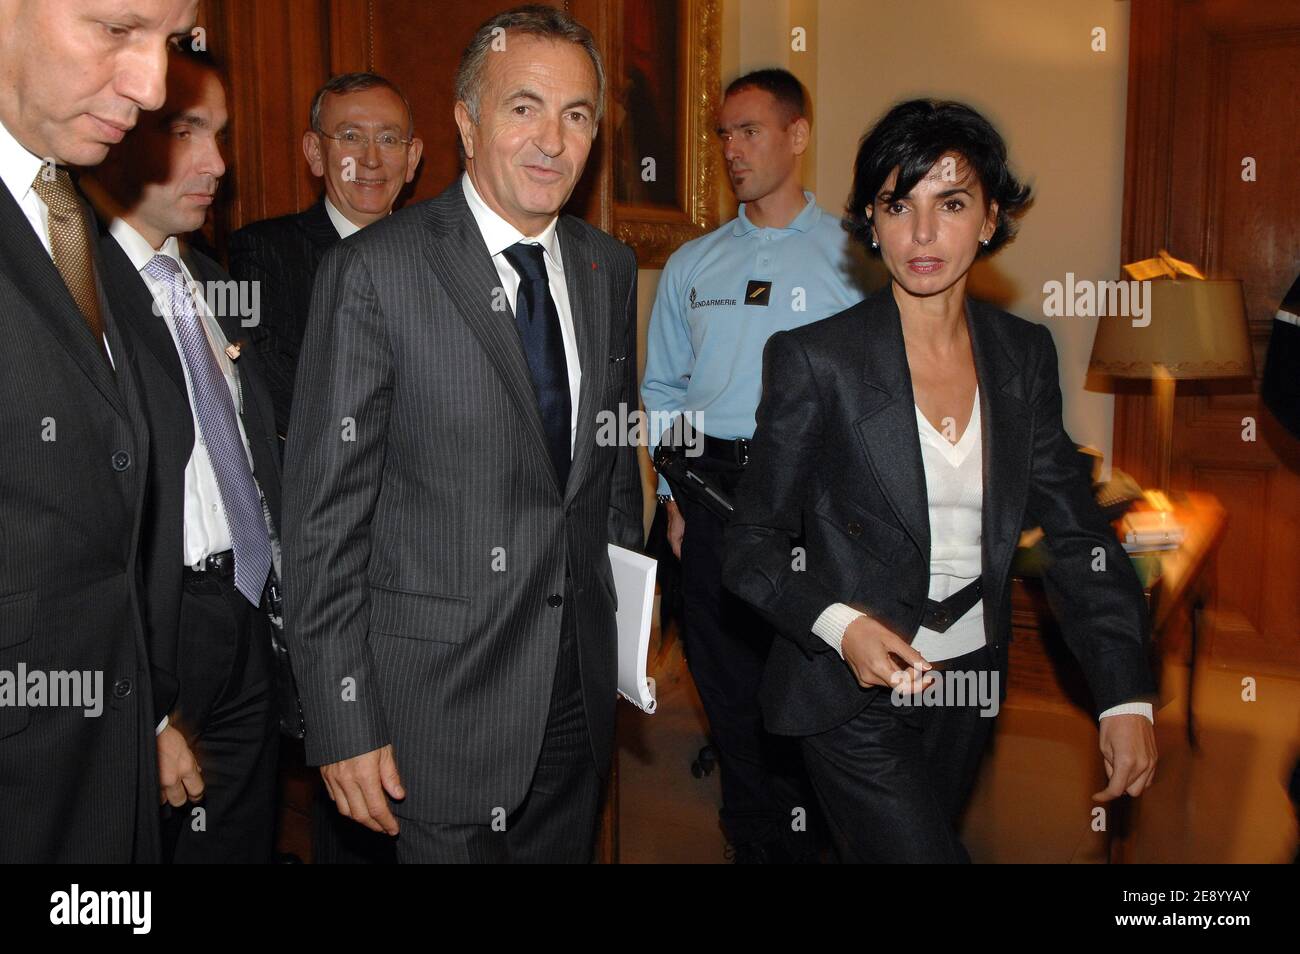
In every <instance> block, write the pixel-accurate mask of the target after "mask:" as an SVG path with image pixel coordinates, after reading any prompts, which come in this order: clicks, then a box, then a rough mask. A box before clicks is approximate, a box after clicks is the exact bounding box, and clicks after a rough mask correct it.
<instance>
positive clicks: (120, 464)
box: [113, 451, 131, 473]
mask: <svg viewBox="0 0 1300 954" xmlns="http://www.w3.org/2000/svg"><path fill="white" fill-rule="evenodd" d="M130 466H131V455H130V454H128V453H127V452H126V451H118V452H117V453H116V454H114V455H113V469H114V470H115V471H117V472H118V473H121V472H122V471H124V470H126V469H127V468H128V467H130Z"/></svg>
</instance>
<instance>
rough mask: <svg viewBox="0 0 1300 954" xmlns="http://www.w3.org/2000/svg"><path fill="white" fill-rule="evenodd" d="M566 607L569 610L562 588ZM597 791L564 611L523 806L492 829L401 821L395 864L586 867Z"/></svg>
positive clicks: (571, 626)
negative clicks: (538, 747) (541, 730)
mask: <svg viewBox="0 0 1300 954" xmlns="http://www.w3.org/2000/svg"><path fill="white" fill-rule="evenodd" d="M565 605H566V606H572V605H573V594H572V590H571V589H570V588H569V587H567V586H566V588H565ZM600 789H601V783H600V776H599V775H597V774H596V763H595V761H594V758H593V756H592V752H591V740H590V737H589V733H588V731H587V716H586V711H585V709H584V708H583V702H582V679H581V676H580V674H579V669H578V647H577V632H576V623H575V621H574V616H573V614H572V613H570V612H569V611H568V610H567V609H566V610H565V613H564V620H563V622H562V623H561V626H560V648H559V655H558V658H557V661H556V667H555V680H554V682H553V683H552V686H551V703H550V710H549V712H548V714H547V719H546V734H545V736H544V738H543V739H542V748H541V753H540V754H539V755H538V758H537V767H536V769H535V770H534V774H533V779H532V782H531V783H530V784H529V787H528V794H527V795H526V796H525V797H524V800H523V803H522V804H520V806H519V807H518V808H517V809H515V810H514V811H513V812H511V813H510V814H509V815H508V816H505V817H504V818H502V819H500V822H499V823H497V824H484V825H449V824H440V823H437V822H429V821H424V820H419V819H412V818H406V817H399V819H398V824H399V825H400V827H401V832H400V833H399V834H398V836H397V860H398V861H399V862H401V863H402V864H428V863H435V864H442V863H449V862H459V863H475V864H483V863H505V862H511V863H523V864H528V863H547V864H557V863H566V864H584V863H587V862H589V861H591V860H592V855H593V853H594V851H595V845H596V822H597V815H598V810H599V807H600Z"/></svg>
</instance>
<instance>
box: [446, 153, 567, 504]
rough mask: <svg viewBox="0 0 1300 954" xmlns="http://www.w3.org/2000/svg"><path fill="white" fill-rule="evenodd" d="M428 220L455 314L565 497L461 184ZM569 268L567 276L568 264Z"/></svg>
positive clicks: (497, 283)
mask: <svg viewBox="0 0 1300 954" xmlns="http://www.w3.org/2000/svg"><path fill="white" fill-rule="evenodd" d="M425 216H426V219H425V221H426V225H427V229H428V231H427V233H426V234H427V241H426V242H425V243H424V247H425V254H426V256H427V257H428V259H429V263H430V264H431V265H432V266H433V270H434V273H435V274H436V275H437V276H438V280H439V282H440V283H441V284H442V287H443V288H444V289H445V290H446V292H447V294H448V296H450V298H451V300H452V303H453V304H454V305H455V306H456V310H457V311H458V312H460V315H461V317H462V318H463V319H464V320H465V323H466V324H468V325H469V327H470V330H471V331H473V333H474V335H475V336H476V337H477V338H478V340H479V343H480V344H481V345H482V346H483V350H484V351H485V352H486V353H487V356H488V358H489V359H490V360H491V361H492V363H493V365H495V366H496V369H497V372H498V373H499V374H500V375H501V380H502V382H503V383H504V384H505V387H506V391H507V392H508V393H509V395H510V400H511V402H512V403H513V404H514V405H515V409H516V410H517V411H518V412H519V416H520V417H521V418H522V420H523V423H524V430H525V431H526V432H527V434H528V438H529V443H530V444H531V445H532V446H533V449H534V450H535V451H536V452H537V454H538V460H539V462H542V463H544V464H545V471H546V473H548V474H550V475H551V483H552V485H553V486H554V487H555V489H556V493H557V494H560V495H561V496H563V493H562V491H561V488H560V486H559V482H558V481H557V480H556V477H555V468H554V467H553V466H552V465H551V458H550V455H549V453H548V452H547V449H546V437H545V433H544V432H543V430H542V415H541V412H540V411H539V409H538V407H537V396H536V395H535V394H534V393H533V385H532V375H531V374H530V372H529V370H528V361H527V359H526V358H525V357H524V348H523V345H522V344H521V343H520V341H519V333H518V331H516V329H515V324H514V319H513V318H512V317H511V314H510V311H509V309H508V308H507V309H506V310H505V311H500V312H498V311H493V310H492V301H493V299H494V297H496V296H495V295H494V292H495V290H496V289H498V288H499V287H500V285H501V279H500V278H499V277H498V275H497V271H496V268H495V267H494V266H493V264H492V258H491V256H489V255H488V250H487V245H486V244H485V243H484V242H483V236H482V235H481V234H480V233H479V230H478V224H477V223H476V222H475V221H474V216H473V215H472V214H471V213H470V211H469V205H468V204H467V203H466V202H465V194H464V192H462V191H461V184H460V179H456V181H455V182H453V183H452V185H451V186H450V187H449V188H448V189H447V190H446V191H444V192H443V194H442V195H441V196H439V197H438V198H437V199H434V200H433V201H432V202H430V203H429V204H428V205H427V206H426V212H425ZM562 254H567V251H566V252H562ZM565 268H566V271H567V269H568V263H567V261H566V264H565ZM570 287H571V288H572V286H570Z"/></svg>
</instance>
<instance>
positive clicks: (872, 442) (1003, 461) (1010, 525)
mask: <svg viewBox="0 0 1300 954" xmlns="http://www.w3.org/2000/svg"><path fill="white" fill-rule="evenodd" d="M863 307H864V310H865V314H864V321H865V322H866V343H867V348H866V355H865V358H864V361H863V364H864V367H863V375H862V377H863V383H864V385H866V387H865V388H864V389H863V397H862V399H861V406H860V410H861V414H860V416H859V417H858V418H857V420H856V422H855V428H856V430H857V433H858V438H859V440H860V442H861V444H862V450H863V453H864V455H865V456H866V458H867V462H868V464H869V465H870V467H871V472H872V474H873V476H874V477H875V478H876V482H877V483H878V484H879V486H880V489H881V491H882V493H883V494H884V495H885V497H886V499H887V500H888V501H889V505H890V507H891V509H892V510H893V511H894V515H895V516H896V517H897V518H898V521H899V523H900V524H902V526H903V528H904V529H905V530H906V531H907V534H908V536H910V537H911V538H912V541H913V542H914V543H915V544H916V547H917V549H918V550H919V551H920V552H921V555H922V556H923V557H925V559H926V560H927V561H928V560H929V558H930V511H929V495H928V493H927V490H926V484H925V464H924V462H923V460H922V457H921V438H920V433H919V431H918V430H917V423H916V408H915V399H914V397H913V394H912V377H911V374H910V373H909V371H908V367H907V351H906V348H905V346H904V344H903V328H902V323H901V320H900V318H899V314H898V305H897V303H896V302H895V301H894V295H893V291H892V289H891V286H889V285H886V286H885V288H884V289H882V290H881V291H879V292H876V293H875V294H874V295H872V296H871V297H870V298H868V299H867V300H866V301H865V302H864V303H863ZM995 315H996V311H995V310H994V309H992V308H990V306H988V305H985V304H983V303H982V302H977V301H970V300H968V303H967V309H966V319H967V327H968V328H969V331H970V337H971V351H972V352H973V354H974V357H975V376H976V378H977V380H978V382H979V389H980V417H981V423H982V428H981V433H980V449H981V453H982V455H983V466H982V473H983V481H984V494H983V505H982V536H983V551H984V552H983V556H984V568H985V571H986V572H989V571H991V570H993V569H994V568H996V567H1000V566H1001V565H1002V562H1003V561H1004V560H1005V559H1006V558H1007V557H1008V556H1009V555H1010V553H1011V551H1012V550H1014V548H1015V545H1016V541H1017V540H1018V539H1019V536H1020V524H1019V521H1020V516H1019V515H1020V507H1019V506H1018V502H1023V500H1024V496H1025V492H1026V488H1027V487H1028V481H1029V454H1030V447H1029V443H1030V436H1031V432H1032V420H1031V414H1030V410H1029V407H1028V405H1027V404H1026V403H1025V402H1024V400H1023V397H1022V395H1023V393H1024V384H1023V381H1022V379H1021V377H1022V376H1021V368H1020V364H1019V362H1018V361H1017V359H1016V358H1015V356H1014V352H1013V351H1012V349H1011V348H1009V347H1008V344H1007V342H1005V341H1003V340H1002V332H1001V330H1000V326H999V324H998V323H997V322H996V321H995V320H994V319H995Z"/></svg>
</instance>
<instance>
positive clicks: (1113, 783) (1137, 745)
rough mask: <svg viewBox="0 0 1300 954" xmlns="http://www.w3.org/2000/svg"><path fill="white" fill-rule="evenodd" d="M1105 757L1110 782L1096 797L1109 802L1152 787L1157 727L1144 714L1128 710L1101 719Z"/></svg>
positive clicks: (1102, 752) (1138, 793)
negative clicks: (1136, 713)
mask: <svg viewBox="0 0 1300 954" xmlns="http://www.w3.org/2000/svg"><path fill="white" fill-rule="evenodd" d="M1100 732H1101V757H1102V761H1103V762H1105V765H1106V775H1107V776H1108V777H1109V778H1110V784H1109V785H1107V786H1106V787H1105V788H1103V789H1102V790H1101V791H1100V792H1097V793H1095V794H1094V795H1093V796H1092V797H1093V800H1094V801H1098V802H1109V801H1111V800H1113V799H1116V798H1119V797H1120V796H1121V795H1123V794H1124V793H1126V792H1127V793H1128V794H1129V795H1132V796H1134V797H1137V796H1138V795H1141V794H1142V793H1143V792H1144V791H1146V790H1147V789H1148V788H1150V787H1151V783H1152V782H1153V781H1154V780H1155V775H1156V731H1155V727H1154V726H1153V725H1152V724H1151V720H1150V719H1148V718H1147V717H1146V716H1144V715H1134V714H1131V713H1126V714H1124V715H1113V716H1106V718H1104V719H1102V720H1101V730H1100Z"/></svg>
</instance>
